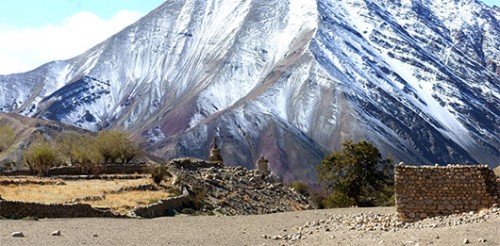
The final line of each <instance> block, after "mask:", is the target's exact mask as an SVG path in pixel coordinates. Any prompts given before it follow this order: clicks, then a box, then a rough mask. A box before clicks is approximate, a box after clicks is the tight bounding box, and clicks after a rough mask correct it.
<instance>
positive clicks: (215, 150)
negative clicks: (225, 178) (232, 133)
mask: <svg viewBox="0 0 500 246" xmlns="http://www.w3.org/2000/svg"><path fill="white" fill-rule="evenodd" d="M208 161H211V162H216V163H219V164H220V165H223V164H224V160H222V156H221V155H220V149H219V147H218V146H217V139H215V138H214V146H213V147H212V149H211V150H210V155H209V156H208Z"/></svg>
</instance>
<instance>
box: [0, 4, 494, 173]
mask: <svg viewBox="0 0 500 246" xmlns="http://www.w3.org/2000/svg"><path fill="white" fill-rule="evenodd" d="M499 20H500V10H499V9H498V8H491V7H488V6H486V5H484V4H483V3H481V2H480V1H479V0H460V1H457V0H433V1H430V0H402V1H398V0H394V1H386V0H364V1H363V0H317V1H303V0H169V1H167V2H165V3H164V4H163V5H161V6H160V7H158V8H157V9H155V10H153V11H152V12H151V13H149V14H148V15H147V16H145V17H144V18H142V19H141V20H139V21H138V22H137V23H135V24H133V25H131V26H129V27H127V28H125V29H124V30H122V31H121V32H119V33H117V34H116V35H114V36H112V37H110V38H109V39H108V40H106V41H105V42H103V43H101V44H99V45H97V46H95V47H94V48H92V49H91V50H89V51H87V52H85V53H84V54H82V55H80V56H77V57H75V58H73V59H70V60H66V61H55V62H50V63H47V64H46V65H43V66H41V67H39V68H37V69H35V70H33V71H31V72H27V73H23V74H13V75H5V76H0V111H12V112H18V113H21V114H23V115H28V116H32V117H39V118H45V119H50V120H58V121H61V122H64V123H70V124H73V125H76V126H80V127H83V128H86V129H90V130H99V129H106V128H121V129H128V130H129V131H131V132H133V133H134V134H135V136H136V137H138V139H142V142H143V145H144V146H145V147H146V148H147V149H148V150H149V151H151V152H153V153H156V154H158V155H160V156H163V157H167V158H170V157H174V156H183V155H188V156H195V157H206V155H207V153H208V149H209V146H210V143H211V142H212V141H213V138H214V137H217V138H218V142H219V145H220V146H221V148H222V153H223V157H224V159H225V163H229V164H240V165H244V166H253V162H254V161H255V160H256V159H257V158H258V157H259V156H260V155H261V154H264V155H265V156H266V157H268V158H269V159H270V161H271V166H272V169H273V171H274V172H276V173H278V174H280V175H281V176H282V177H284V178H285V180H291V179H294V178H301V179H306V180H314V178H315V175H316V174H315V169H314V166H315V165H316V164H319V162H320V160H321V159H322V158H323V156H324V155H325V154H326V153H328V152H329V151H331V150H337V149H338V148H339V147H340V144H341V143H342V142H343V141H344V140H346V139H352V140H355V141H356V140H368V141H371V142H374V143H375V144H376V145H377V146H378V147H379V149H381V150H382V152H383V153H384V155H385V156H387V155H389V156H391V157H392V158H393V159H395V160H396V161H399V160H403V161H406V162H408V163H414V164H432V163H436V162H437V163H441V164H445V163H457V162H460V163H464V162H469V163H488V164H489V165H491V166H497V165H498V164H499V163H500V161H499V159H500V152H499V149H500V138H499V126H500V117H499V115H500V103H499V102H500V23H499ZM139 137H140V138H139Z"/></svg>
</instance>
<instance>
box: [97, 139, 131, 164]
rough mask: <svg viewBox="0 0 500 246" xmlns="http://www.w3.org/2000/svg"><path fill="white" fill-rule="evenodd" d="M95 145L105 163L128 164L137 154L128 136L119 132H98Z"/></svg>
mask: <svg viewBox="0 0 500 246" xmlns="http://www.w3.org/2000/svg"><path fill="white" fill-rule="evenodd" d="M96 145H97V148H98V150H99V152H100V153H101V155H102V157H103V159H104V161H105V162H118V161H121V162H122V163H128V162H130V161H131V160H132V159H133V158H134V156H136V155H137V154H138V153H139V148H138V147H137V146H136V145H135V144H134V143H132V141H131V140H130V138H129V136H127V135H126V134H125V133H123V132H119V131H102V132H99V133H98V134H97V138H96Z"/></svg>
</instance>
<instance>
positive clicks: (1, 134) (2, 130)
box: [0, 125, 14, 152]
mask: <svg viewBox="0 0 500 246" xmlns="http://www.w3.org/2000/svg"><path fill="white" fill-rule="evenodd" d="M13 143H14V128H12V127H11V126H9V125H0V152H3V151H4V150H6V149H7V148H9V147H10V146H11V145H12V144H13Z"/></svg>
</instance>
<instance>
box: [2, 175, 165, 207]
mask: <svg viewBox="0 0 500 246" xmlns="http://www.w3.org/2000/svg"><path fill="white" fill-rule="evenodd" d="M23 179H24V178H23ZM0 180H8V178H0ZM10 180H12V179H10ZM16 180H22V179H16ZM24 180H33V181H54V180H52V179H51V180H48V179H43V178H33V177H27V178H26V179H24ZM56 181H57V180H56ZM63 182H65V183H66V185H55V184H44V185H38V184H26V185H14V184H12V185H0V196H1V197H2V198H3V199H6V200H9V201H23V202H38V203H64V202H67V201H69V200H71V199H74V198H81V197H84V196H99V195H101V194H103V193H108V192H111V191H116V190H118V189H119V188H122V187H131V186H138V185H145V184H151V183H152V182H151V180H150V179H148V178H142V179H133V180H119V179H116V180H109V181H108V180H76V181H63ZM169 196H170V194H169V193H168V192H167V191H164V190H160V191H127V192H122V193H117V194H106V197H105V199H103V200H99V201H82V203H88V204H90V205H91V206H94V207H106V208H111V209H112V210H114V211H119V212H120V213H124V212H125V211H126V210H128V209H130V208H133V207H135V206H141V205H147V204H150V203H153V202H156V201H158V200H159V199H164V198H168V197H169Z"/></svg>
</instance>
